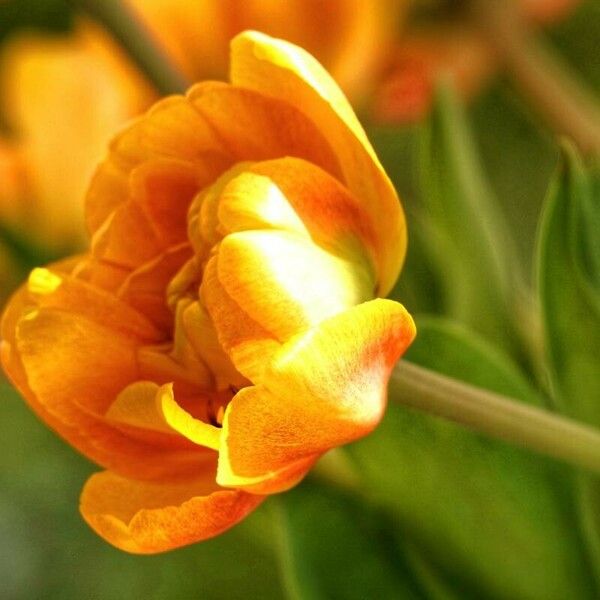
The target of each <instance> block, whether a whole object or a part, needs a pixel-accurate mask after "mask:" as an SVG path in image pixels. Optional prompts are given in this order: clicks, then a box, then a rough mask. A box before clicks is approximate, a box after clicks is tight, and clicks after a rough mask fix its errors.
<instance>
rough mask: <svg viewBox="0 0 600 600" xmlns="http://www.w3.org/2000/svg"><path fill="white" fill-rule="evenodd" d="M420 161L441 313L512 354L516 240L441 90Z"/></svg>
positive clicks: (454, 105)
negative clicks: (441, 292)
mask: <svg viewBox="0 0 600 600" xmlns="http://www.w3.org/2000/svg"><path fill="white" fill-rule="evenodd" d="M420 162H421V164H420V172H421V197H422V203H423V207H422V208H423V221H424V226H425V233H426V235H427V236H428V239H429V244H428V249H429V250H430V252H431V253H432V258H433V259H434V260H435V261H436V263H437V265H438V271H439V276H440V278H441V281H442V283H443V287H444V301H445V313H446V314H447V315H448V316H451V317H453V318H455V319H457V320H459V321H460V322H462V323H464V324H466V325H468V326H469V327H471V328H472V329H474V330H475V331H478V332H480V333H482V334H483V335H485V336H486V337H488V339H490V340H491V341H493V342H494V343H497V344H501V345H502V346H503V347H505V348H508V349H510V350H515V339H514V327H513V320H512V314H513V312H514V308H513V305H514V304H515V299H516V298H517V299H518V296H519V294H521V293H522V292H521V287H522V276H521V274H520V273H519V266H518V264H517V260H516V252H515V250H514V247H513V240H512V239H511V237H510V235H509V233H508V231H507V226H506V224H505V221H504V216H503V215H502V214H501V212H500V210H499V207H498V206H497V204H496V200H495V199H494V197H493V195H492V193H491V191H490V189H489V186H488V184H487V181H486V180H485V178H484V176H483V173H482V168H481V166H480V164H479V161H478V159H477V155H476V151H475V148H474V143H473V141H472V139H471V135H470V132H469V129H468V126H467V123H466V119H465V115H464V114H463V111H462V109H461V106H460V104H459V102H458V101H457V99H456V98H455V96H454V94H453V93H452V91H451V90H450V89H449V88H441V89H440V90H439V93H438V95H437V98H436V102H435V104H434V107H433V110H432V113H431V116H430V118H429V121H428V123H427V125H426V126H425V127H424V129H423V134H422V142H421V161H420ZM515 351H516V350H515Z"/></svg>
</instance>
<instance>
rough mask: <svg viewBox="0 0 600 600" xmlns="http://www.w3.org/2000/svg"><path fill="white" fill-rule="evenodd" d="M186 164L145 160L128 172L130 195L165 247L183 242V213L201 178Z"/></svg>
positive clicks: (184, 234) (185, 218)
mask: <svg viewBox="0 0 600 600" xmlns="http://www.w3.org/2000/svg"><path fill="white" fill-rule="evenodd" d="M202 175H203V174H202V173H199V172H198V169H195V168H193V167H192V165H191V164H190V163H187V162H184V161H179V160H174V159H156V160H149V161H146V162H144V163H143V164H141V165H140V166H139V167H137V168H136V169H134V170H133V171H132V173H131V195H132V197H133V200H134V202H136V203H137V204H139V205H140V206H141V207H142V210H143V211H144V214H145V215H146V216H147V218H148V220H149V222H150V224H151V225H152V228H153V230H154V232H155V234H156V236H157V237H158V238H159V239H160V240H161V241H162V243H163V245H164V246H165V247H170V246H173V245H176V244H181V243H183V242H187V211H188V208H189V206H190V203H191V201H192V198H193V197H194V195H195V194H196V192H197V191H198V189H199V188H200V186H202V185H203V183H204V181H203V179H204V177H203V176H202Z"/></svg>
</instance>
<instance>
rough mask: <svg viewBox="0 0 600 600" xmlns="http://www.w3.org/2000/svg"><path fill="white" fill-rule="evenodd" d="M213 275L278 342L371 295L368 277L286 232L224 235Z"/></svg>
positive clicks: (347, 262) (356, 266) (365, 273)
mask: <svg viewBox="0 0 600 600" xmlns="http://www.w3.org/2000/svg"><path fill="white" fill-rule="evenodd" d="M217 277H218V279H219V282H220V283H221V285H222V286H223V288H224V289H225V290H226V292H227V294H228V295H229V296H230V297H231V298H234V299H235V302H236V303H237V304H239V306H241V307H243V310H244V312H246V313H247V314H248V316H249V317H250V318H251V319H252V320H254V321H255V322H256V323H258V324H259V325H261V326H262V327H264V328H265V329H266V330H267V331H269V332H270V333H271V334H272V335H273V336H274V337H275V338H277V339H278V340H280V341H285V340H287V339H289V338H290V337H291V336H292V335H295V334H297V333H299V332H301V331H306V330H307V329H309V328H310V327H313V326H314V325H316V324H317V323H319V322H320V321H322V320H323V319H326V318H327V317H330V316H332V315H334V314H336V313H338V312H340V311H342V310H344V309H346V308H348V307H350V306H353V305H355V304H359V303H360V302H362V301H363V300H366V299H367V298H370V297H372V295H373V287H374V283H373V280H372V279H371V278H370V273H369V272H368V271H365V270H364V269H362V268H361V265H355V264H353V263H352V262H349V261H347V260H344V259H342V258H338V257H336V256H333V255H331V254H329V253H328V252H325V251H324V250H321V249H320V248H319V247H318V246H316V245H315V244H314V243H312V242H311V241H310V240H307V239H306V237H300V236H298V235H296V234H294V233H290V232H287V231H268V230H266V231H243V232H239V233H233V234H230V235H228V236H227V237H226V238H225V239H224V240H223V241H222V242H221V244H220V246H219V249H218V252H217Z"/></svg>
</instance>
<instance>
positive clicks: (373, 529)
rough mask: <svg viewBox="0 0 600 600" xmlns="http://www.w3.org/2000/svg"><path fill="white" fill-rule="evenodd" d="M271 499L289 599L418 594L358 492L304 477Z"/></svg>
mask: <svg viewBox="0 0 600 600" xmlns="http://www.w3.org/2000/svg"><path fill="white" fill-rule="evenodd" d="M272 500H273V505H275V506H276V512H277V516H278V520H279V523H280V527H281V530H280V531H281V549H282V550H281V555H282V566H283V571H284V573H285V576H284V579H285V581H286V584H287V585H286V587H287V592H288V597H289V598H290V600H320V599H321V598H323V599H326V598H336V600H337V599H339V600H363V599H364V598H377V599H382V600H386V599H389V600H404V599H407V600H413V599H416V598H417V597H418V596H416V594H415V592H414V590H413V588H412V586H411V583H410V581H409V576H408V574H407V572H406V566H405V564H404V563H403V561H402V559H401V557H399V556H394V553H393V552H391V551H390V550H391V548H390V547H389V544H390V540H389V535H388V534H387V532H386V530H385V529H384V528H383V526H382V523H381V521H380V520H378V516H377V515H376V514H375V513H374V512H373V511H371V510H369V508H368V507H366V506H365V505H364V504H361V503H360V502H359V501H358V500H357V499H356V498H352V497H350V496H348V495H346V494H343V493H341V492H339V491H337V490H334V489H329V488H323V487H321V486H318V485H316V484H315V483H314V482H309V481H307V482H304V483H303V484H302V485H301V486H299V487H297V488H296V489H294V490H292V491H291V492H288V493H287V494H285V495H284V496H281V497H279V498H277V499H272Z"/></svg>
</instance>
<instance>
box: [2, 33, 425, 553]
mask: <svg viewBox="0 0 600 600" xmlns="http://www.w3.org/2000/svg"><path fill="white" fill-rule="evenodd" d="M86 219H87V224H88V227H89V229H90V231H91V233H92V241H91V249H90V251H89V253H88V254H87V255H85V256H83V257H76V258H73V259H71V260H67V261H64V262H62V263H60V264H56V265H53V266H50V267H49V268H47V269H36V270H34V271H33V272H32V274H31V276H30V279H29V282H28V284H27V285H26V286H24V288H23V289H21V290H20V291H19V292H18V293H17V294H16V295H15V296H14V298H13V299H12V301H11V303H10V304H9V306H8V309H7V311H6V313H5V315H4V319H3V324H2V339H3V342H2V360H3V364H4V367H5V369H6V371H7V373H8V374H9V376H10V378H11V379H12V380H13V382H14V383H15V385H16V386H17V387H18V388H19V390H20V391H21V392H22V393H23V395H24V396H25V397H26V399H27V401H28V402H29V404H30V405H31V407H32V408H33V409H34V410H35V411H36V412H37V413H38V415H39V416H40V417H41V418H42V419H43V420H44V421H45V422H46V423H47V424H48V425H49V426H51V427H52V428H54V429H55V430H56V431H57V432H58V433H59V434H60V435H62V436H63V437H64V438H65V439H66V440H68V441H69V442H70V443H71V444H72V445H73V446H75V447H76V448H77V449H79V450H80V451H81V452H83V453H84V454H85V455H87V456H88V457H89V458H91V459H92V460H94V461H96V462H97V463H99V464H100V465H102V466H103V467H104V468H105V469H106V470H105V471H103V472H101V473H98V474H96V475H94V476H92V477H91V478H90V479H89V481H88V482H87V484H86V485H85V487H84V490H83V493H82V498H81V511H82V514H83V516H84V518H85V519H86V521H87V522H88V523H89V524H90V525H91V527H93V528H94V529H95V530H96V531H97V532H98V533H99V534H100V535H101V536H103V537H104V538H105V539H107V540H108V541H109V542H111V543H112V544H114V545H116V546H118V547H119V548H122V549H124V550H127V551H130V552H138V553H151V552H159V551H163V550H168V549H170V548H174V547H177V546H181V545H184V544H188V543H191V542H194V541H198V540H202V539H205V538H208V537H211V536H214V535H216V534H218V533H220V532H222V531H224V530H225V529H227V528H228V527H230V526H232V525H233V524H235V523H236V522H237V521H239V520H240V519H242V518H243V517H244V516H245V515H246V514H247V513H248V512H250V511H251V510H253V509H254V508H255V507H256V506H257V505H258V504H259V503H260V502H261V501H262V499H263V497H264V495H266V494H272V493H276V492H280V491H282V490H285V489H288V488H289V487H291V486H293V485H295V484H296V483H297V482H298V481H299V480H300V479H301V478H302V477H303V476H304V475H305V474H306V472H307V470H308V469H310V467H311V466H312V465H313V463H314V462H315V461H316V460H317V459H318V458H319V457H320V456H321V455H322V454H323V453H324V452H326V451H327V450H329V449H330V448H332V447H334V446H337V445H340V444H344V443H346V442H349V441H351V440H354V439H357V438H359V437H361V436H364V435H365V434H367V433H368V432H370V431H371V430H372V429H373V428H374V427H375V426H376V425H377V423H378V422H379V420H380V419H381V417H382V414H383V411H384V408H385V402H386V386H387V380H388V377H389V374H390V371H391V369H392V367H393V365H394V363H395V362H396V361H397V360H398V358H399V357H400V355H401V354H402V353H403V351H404V350H405V348H406V347H407V346H408V344H409V343H410V342H411V340H412V339H413V337H414V334H415V330H414V324H413V322H412V319H411V318H410V316H409V315H408V314H407V313H406V311H405V310H404V308H403V307H402V306H401V305H400V304H398V303H396V302H393V301H390V300H384V299H380V298H375V297H376V296H383V295H385V294H386V293H387V292H388V291H389V290H390V288H391V286H392V285H393V283H394V281H395V279H396V277H397V275H398V272H399V270H400V268H401V265H402V262H403V258H404V253H405V246H406V232H405V221H404V216H403V212H402V209H401V206H400V203H399V201H398V198H397V195H396V193H395V191H394V189H393V187H392V185H391V183H390V181H389V179H388V178H387V176H386V174H385V173H384V171H383V169H382V167H381V165H380V163H379V161H378V160H377V158H376V156H375V154H374V152H373V149H372V148H371V146H370V144H369V142H368V140H367V138H366V136H365V133H364V131H363V130H362V128H361V126H360V125H359V123H358V121H357V119H356V117H355V116H354V113H353V112H352V109H351V108H350V105H349V104H348V102H347V100H346V99H345V97H344V96H343V94H342V93H341V91H340V90H339V88H338V87H337V86H336V84H335V83H334V82H333V80H332V79H331V78H330V77H329V76H328V75H327V73H326V72H325V71H324V70H323V68H322V67H321V66H320V65H319V64H318V63H317V62H316V61H315V60H314V59H313V58H312V57H311V56H310V55H309V54H307V53H306V52H304V51H303V50H301V49H300V48H297V47H295V46H293V45H291V44H289V43H286V42H283V41H280V40H275V39H272V38H269V37H267V36H265V35H263V34H259V33H250V32H246V33H244V34H241V35H239V36H238V37H236V38H235V39H234V41H233V42H232V58H231V84H226V83H215V82H207V83H201V84H198V85H196V86H194V87H193V88H192V89H191V90H190V91H189V92H188V94H187V95H186V96H185V97H179V96H178V97H171V98H167V99H165V100H163V101H161V102H159V103H158V104H156V105H155V106H154V107H153V108H152V109H151V110H150V111H149V112H148V113H147V114H146V115H144V116H143V117H141V118H140V119H139V120H137V121H136V122H134V123H133V124H131V125H130V126H129V127H127V128H126V129H125V130H124V131H123V132H122V133H121V134H120V135H118V136H117V138H116V139H115V140H114V141H113V143H112V145H111V147H110V152H109V155H108V157H107V158H106V160H105V161H104V162H103V163H102V164H101V166H100V167H99V169H98V171H97V172H96V174H95V176H94V178H93V181H92V185H91V188H90V190H89V193H88V195H87V201H86Z"/></svg>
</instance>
